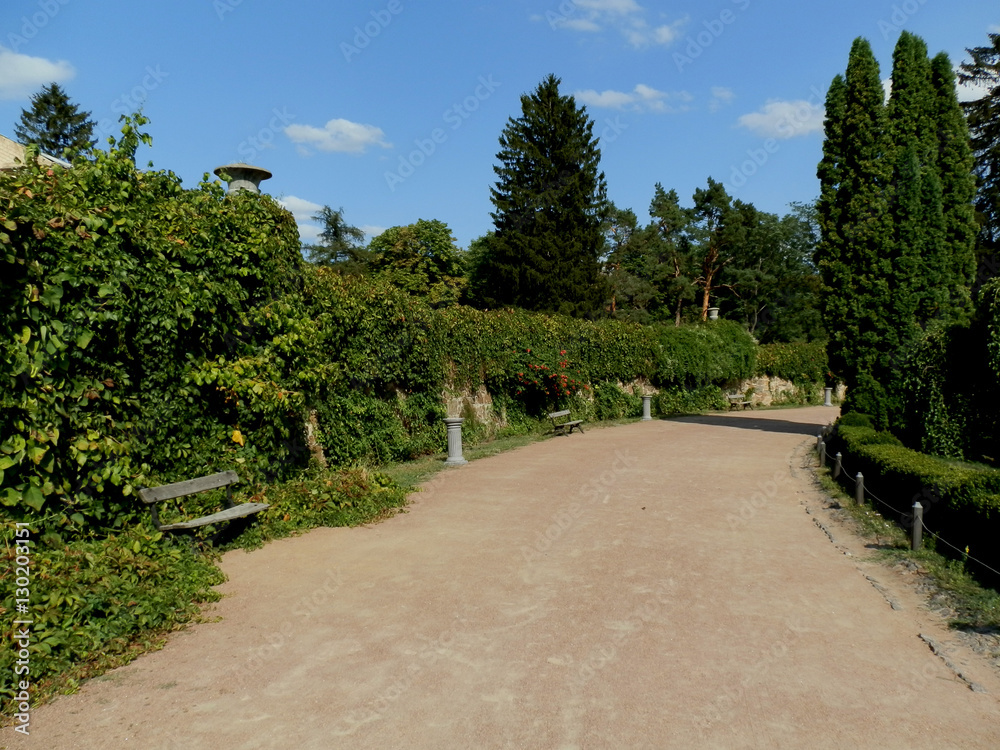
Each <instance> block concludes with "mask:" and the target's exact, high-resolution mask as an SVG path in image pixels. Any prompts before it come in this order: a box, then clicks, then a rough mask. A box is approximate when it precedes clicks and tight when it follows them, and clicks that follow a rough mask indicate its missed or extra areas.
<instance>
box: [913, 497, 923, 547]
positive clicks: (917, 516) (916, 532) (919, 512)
mask: <svg viewBox="0 0 1000 750" xmlns="http://www.w3.org/2000/svg"><path fill="white" fill-rule="evenodd" d="M923 531H924V506H922V505H921V504H920V501H919V500H917V502H915V503H914V504H913V536H912V537H911V540H910V541H911V544H910V549H912V550H913V551H914V552H915V551H917V550H918V549H920V545H921V543H922V541H923V538H922V537H923Z"/></svg>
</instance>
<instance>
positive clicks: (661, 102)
mask: <svg viewBox="0 0 1000 750" xmlns="http://www.w3.org/2000/svg"><path fill="white" fill-rule="evenodd" d="M573 96H574V97H575V98H576V99H578V100H579V101H581V102H583V103H584V104H586V105H588V106H591V107H598V108H602V109H630V110H632V111H634V112H645V111H650V112H676V111H678V108H676V107H673V106H671V105H669V104H667V101H668V100H678V101H682V102H689V101H691V99H692V96H691V95H690V94H689V93H688V92H686V91H678V92H674V93H672V94H671V93H667V92H666V91H658V90H657V89H654V88H653V87H652V86H647V85H646V84H644V83H640V84H638V85H637V86H636V87H635V88H634V89H632V90H631V91H615V90H614V89H608V90H607V91H595V90H594V89H586V90H584V91H577V92H576V93H574V94H573ZM681 109H683V107H681Z"/></svg>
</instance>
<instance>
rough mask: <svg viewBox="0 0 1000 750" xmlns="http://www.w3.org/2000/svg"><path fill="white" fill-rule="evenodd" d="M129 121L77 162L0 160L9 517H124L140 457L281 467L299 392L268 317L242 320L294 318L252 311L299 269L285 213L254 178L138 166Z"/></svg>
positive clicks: (91, 521)
mask: <svg viewBox="0 0 1000 750" xmlns="http://www.w3.org/2000/svg"><path fill="white" fill-rule="evenodd" d="M143 124H145V119H144V118H142V117H137V118H135V119H134V120H132V119H126V122H125V125H124V127H123V130H122V137H121V139H120V140H119V141H118V142H117V143H116V144H113V145H112V147H111V148H110V149H109V151H108V152H103V151H99V152H97V153H96V155H95V158H94V160H93V161H92V162H91V161H84V160H78V161H77V162H76V163H75V164H74V166H73V168H72V169H65V170H64V169H56V170H51V169H45V168H42V167H39V166H37V165H33V166H29V167H28V168H26V169H23V170H17V171H15V172H8V173H4V174H2V175H0V225H2V231H0V253H2V255H0V265H2V267H3V271H2V273H0V299H3V300H4V305H3V307H2V308H0V319H2V326H0V327H2V328H3V330H7V331H11V332H14V335H12V336H9V337H8V338H6V339H5V340H4V341H3V343H2V346H3V349H4V351H3V354H4V356H3V362H4V363H5V365H6V366H5V369H4V372H3V373H2V376H0V403H2V406H3V409H2V410H0V452H2V453H0V454H2V455H3V458H0V462H2V463H0V466H2V469H0V471H2V472H3V475H2V476H0V502H2V503H3V504H4V505H6V506H8V508H9V512H10V513H11V515H12V517H13V518H15V519H17V520H24V519H26V518H28V517H29V516H30V517H32V518H41V517H45V518H47V519H48V521H47V523H49V524H51V525H53V526H54V527H60V528H63V527H73V528H76V529H78V530H85V529H88V528H91V529H94V528H99V527H104V528H121V527H122V526H123V525H125V524H127V523H128V521H129V519H130V517H131V516H132V515H133V514H134V513H135V502H134V500H132V498H131V494H132V488H133V486H135V485H136V484H137V483H139V482H143V481H145V479H144V474H146V473H148V471H147V469H144V468H143V466H142V465H141V464H145V463H148V464H149V470H151V471H153V472H155V473H158V474H161V475H163V476H166V477H169V478H173V477H176V475H177V474H178V473H180V474H182V475H183V474H188V475H189V472H191V471H192V469H193V468H194V467H196V466H197V467H201V468H208V467H215V466H225V467H226V468H230V467H232V468H238V464H239V463H240V461H239V459H241V458H242V459H243V465H244V466H246V467H247V468H250V469H252V470H256V471H260V470H263V469H264V468H265V467H280V466H285V467H287V469H286V470H292V469H294V467H295V461H294V460H291V461H286V459H289V458H292V456H291V453H292V450H291V447H292V446H293V444H294V438H293V436H292V435H291V432H290V429H289V427H288V424H289V419H288V416H289V411H290V409H294V408H295V404H296V399H295V397H294V393H293V392H292V391H291V390H290V389H288V388H285V387H282V386H279V385H278V373H279V371H280V369H281V366H282V363H281V362H280V361H279V360H280V358H279V356H278V352H277V351H276V350H277V349H278V347H274V348H273V349H272V350H271V351H268V352H264V351H263V349H262V347H263V346H264V345H265V342H270V341H271V339H272V335H271V334H272V333H276V331H274V332H272V331H265V330H263V329H262V328H260V327H258V328H254V327H253V326H254V325H255V324H256V323H259V322H260V320H261V319H264V320H267V319H270V318H274V321H275V322H276V323H277V321H278V320H279V317H280V318H281V321H282V323H281V324H279V327H280V325H287V326H289V327H294V325H295V322H294V321H295V320H296V319H297V317H298V316H297V314H295V312H294V311H292V310H287V309H286V310H284V311H283V315H282V316H279V315H275V314H274V313H271V312H268V311H266V308H267V306H268V305H269V304H270V303H271V302H272V301H273V300H275V299H278V298H282V297H285V296H286V295H290V294H292V293H294V291H295V289H296V288H297V286H298V285H299V283H300V281H299V279H300V274H299V269H298V264H299V256H298V252H297V230H296V227H295V224H294V221H293V220H292V218H291V216H290V214H288V213H287V212H285V211H284V210H283V209H281V208H280V206H278V205H277V204H276V203H274V202H273V201H272V200H271V199H270V198H268V197H267V196H257V195H252V194H249V193H245V192H244V193H239V194H237V195H234V196H231V197H227V196H225V195H224V194H223V193H222V190H221V188H220V187H219V185H218V184H217V183H215V184H207V183H203V184H202V185H201V186H199V188H198V189H196V190H183V189H182V188H181V186H180V180H179V178H177V177H176V176H175V175H173V174H171V173H166V172H154V171H147V172H140V171H139V170H137V169H136V167H135V163H134V155H135V151H136V149H137V147H138V145H139V144H140V143H146V144H148V143H150V138H149V136H148V135H146V134H144V133H142V132H141V131H140V130H139V128H140V127H141V126H142V125H143ZM265 334H267V335H266V338H265ZM234 430H239V434H240V435H241V436H242V437H243V438H244V442H245V443H246V444H247V445H248V446H249V448H248V447H247V446H242V444H241V446H237V444H236V443H234V442H233V439H231V436H232V435H233V434H234ZM133 456H140V458H139V460H138V461H135V460H134V459H133ZM199 473H205V472H204V471H200V472H199ZM178 478H179V477H178Z"/></svg>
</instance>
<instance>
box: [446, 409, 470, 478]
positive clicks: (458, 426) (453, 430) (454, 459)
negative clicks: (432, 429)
mask: <svg viewBox="0 0 1000 750" xmlns="http://www.w3.org/2000/svg"><path fill="white" fill-rule="evenodd" d="M464 421H465V420H464V419H462V418H461V417H445V420H444V423H445V425H446V426H447V427H448V458H447V460H445V462H444V465H445V466H464V465H465V464H467V463H469V462H468V461H466V460H465V458H464V457H463V456H462V422H464Z"/></svg>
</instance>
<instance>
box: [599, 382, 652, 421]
mask: <svg viewBox="0 0 1000 750" xmlns="http://www.w3.org/2000/svg"><path fill="white" fill-rule="evenodd" d="M641 415H642V398H641V397H640V396H636V395H634V394H631V393H628V392H626V391H624V390H622V389H621V387H620V386H618V384H617V383H600V384H599V385H597V386H596V387H595V388H594V418H595V419H625V418H626V417H638V416H641Z"/></svg>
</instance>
